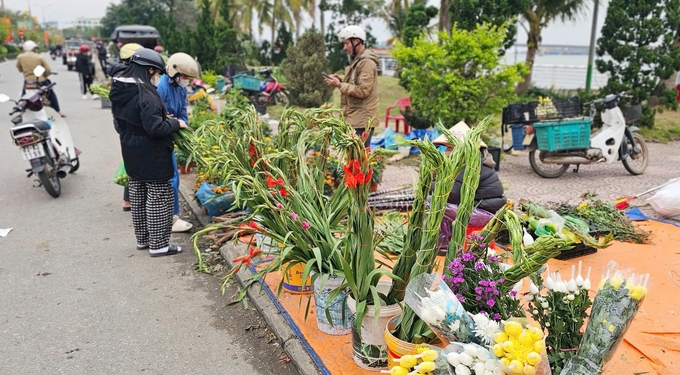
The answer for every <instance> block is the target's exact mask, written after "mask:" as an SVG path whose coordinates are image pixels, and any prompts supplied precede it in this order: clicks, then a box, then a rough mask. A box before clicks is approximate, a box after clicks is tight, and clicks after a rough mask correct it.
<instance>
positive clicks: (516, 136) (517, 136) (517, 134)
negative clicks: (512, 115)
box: [510, 125, 524, 150]
mask: <svg viewBox="0 0 680 375" xmlns="http://www.w3.org/2000/svg"><path fill="white" fill-rule="evenodd" d="M510 128H511V129H512V148H513V149H515V150H524V145H523V144H522V142H524V125H510Z"/></svg>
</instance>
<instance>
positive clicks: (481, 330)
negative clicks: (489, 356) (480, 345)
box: [473, 319, 500, 345]
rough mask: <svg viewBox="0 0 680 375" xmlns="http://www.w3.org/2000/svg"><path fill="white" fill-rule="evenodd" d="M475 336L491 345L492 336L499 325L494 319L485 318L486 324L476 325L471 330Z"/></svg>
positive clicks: (498, 328) (496, 331)
mask: <svg viewBox="0 0 680 375" xmlns="http://www.w3.org/2000/svg"><path fill="white" fill-rule="evenodd" d="M473 332H474V333H475V336H477V337H479V339H480V340H482V341H483V342H484V343H485V344H486V345H491V344H492V343H493V342H494V336H496V334H497V333H498V332H500V326H499V325H498V322H496V321H495V320H489V319H487V323H486V325H479V324H478V325H477V327H475V329H474V330H473Z"/></svg>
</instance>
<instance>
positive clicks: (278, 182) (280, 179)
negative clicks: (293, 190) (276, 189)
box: [274, 177, 283, 186]
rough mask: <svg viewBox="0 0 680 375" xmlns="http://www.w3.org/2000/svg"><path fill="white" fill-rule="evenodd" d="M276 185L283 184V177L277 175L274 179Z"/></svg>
mask: <svg viewBox="0 0 680 375" xmlns="http://www.w3.org/2000/svg"><path fill="white" fill-rule="evenodd" d="M274 183H275V184H276V185H279V186H283V178H281V177H279V178H277V179H276V181H274Z"/></svg>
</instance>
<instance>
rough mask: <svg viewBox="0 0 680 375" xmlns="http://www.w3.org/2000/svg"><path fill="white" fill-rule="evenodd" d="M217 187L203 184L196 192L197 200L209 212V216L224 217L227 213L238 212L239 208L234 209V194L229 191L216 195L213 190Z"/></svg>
mask: <svg viewBox="0 0 680 375" xmlns="http://www.w3.org/2000/svg"><path fill="white" fill-rule="evenodd" d="M216 187H217V186H215V185H211V184H209V183H207V182H203V183H202V184H201V186H200V187H199V188H198V190H196V194H195V195H196V199H198V202H199V203H200V204H201V206H203V207H204V208H205V209H206V210H207V211H208V215H209V216H210V217H211V218H212V217H213V216H219V215H223V214H225V213H227V212H231V211H236V210H237V209H238V208H237V207H234V193H233V192H231V191H227V192H225V193H222V194H217V193H215V192H214V191H213V190H212V189H214V188H216Z"/></svg>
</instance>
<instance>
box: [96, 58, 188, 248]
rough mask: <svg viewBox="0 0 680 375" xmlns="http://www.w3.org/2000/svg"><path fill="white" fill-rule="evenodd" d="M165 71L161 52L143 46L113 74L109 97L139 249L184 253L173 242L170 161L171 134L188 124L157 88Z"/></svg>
mask: <svg viewBox="0 0 680 375" xmlns="http://www.w3.org/2000/svg"><path fill="white" fill-rule="evenodd" d="M164 72H165V62H164V61H163V58H162V57H161V56H160V55H159V54H158V53H157V52H154V51H153V50H151V49H148V48H143V49H139V50H137V51H135V52H134V54H133V55H132V58H131V59H130V65H129V66H128V68H127V69H126V70H125V71H124V72H123V73H122V74H121V75H120V76H117V77H114V78H113V84H112V86H111V93H110V96H109V98H110V100H111V104H112V110H113V114H114V119H115V120H116V131H117V132H118V134H120V143H121V150H122V153H123V161H124V163H125V170H126V172H127V174H128V177H129V179H128V184H129V186H130V198H131V201H132V224H133V226H134V229H135V237H136V239H137V249H139V250H145V249H149V254H150V255H151V256H152V257H159V256H165V255H175V254H178V253H181V252H182V248H181V247H179V246H176V245H172V244H170V231H171V229H172V200H173V196H172V194H173V193H172V184H171V182H170V179H171V178H172V177H173V175H174V172H175V171H176V170H177V168H176V167H175V166H174V165H173V162H172V149H173V141H172V137H171V135H172V134H173V133H175V132H177V131H179V130H180V128H186V127H187V125H186V123H185V122H184V121H183V120H181V119H177V118H169V117H168V112H167V110H166V109H165V106H164V105H163V101H162V100H161V98H160V96H159V95H158V92H157V91H156V87H155V85H156V84H158V81H159V80H160V77H159V76H160V74H161V73H164Z"/></svg>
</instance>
